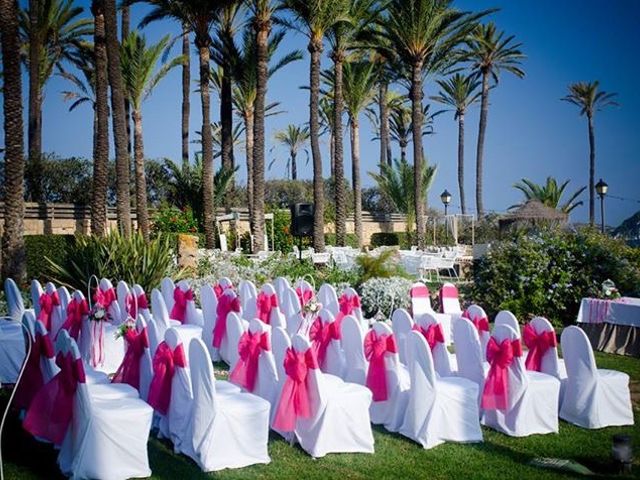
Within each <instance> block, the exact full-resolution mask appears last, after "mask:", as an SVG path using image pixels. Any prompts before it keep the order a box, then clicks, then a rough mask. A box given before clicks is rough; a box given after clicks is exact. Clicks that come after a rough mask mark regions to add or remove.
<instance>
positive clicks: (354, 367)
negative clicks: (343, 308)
mask: <svg viewBox="0 0 640 480" xmlns="http://www.w3.org/2000/svg"><path fill="white" fill-rule="evenodd" d="M341 330H342V331H341V335H342V350H343V352H344V357H345V373H344V377H343V378H344V381H345V382H351V383H357V384H358V385H364V384H365V380H366V377H367V370H368V369H369V362H367V359H366V358H365V356H364V347H363V344H364V333H363V332H362V329H361V328H360V322H358V320H356V319H355V318H354V317H352V316H351V315H347V316H346V317H344V318H343V319H342V325H341Z"/></svg>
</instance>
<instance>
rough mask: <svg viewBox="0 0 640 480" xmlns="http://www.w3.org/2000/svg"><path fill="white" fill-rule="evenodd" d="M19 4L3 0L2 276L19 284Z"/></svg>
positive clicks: (21, 266) (22, 263)
mask: <svg viewBox="0 0 640 480" xmlns="http://www.w3.org/2000/svg"><path fill="white" fill-rule="evenodd" d="M17 5H18V2H15V1H14V0H0V44H1V48H2V72H3V75H4V78H3V81H4V82H3V83H4V85H3V96H2V99H3V112H4V147H5V152H4V159H5V160H4V162H5V163H4V182H5V184H4V188H5V194H4V226H3V231H2V257H1V258H2V276H3V278H9V277H10V278H13V279H14V280H15V281H16V282H18V284H19V285H21V284H23V283H24V282H25V280H26V270H25V266H26V262H25V261H26V258H25V250H24V220H23V219H24V185H23V183H24V143H23V142H24V133H23V120H22V76H21V71H20V37H19V33H18V11H17Z"/></svg>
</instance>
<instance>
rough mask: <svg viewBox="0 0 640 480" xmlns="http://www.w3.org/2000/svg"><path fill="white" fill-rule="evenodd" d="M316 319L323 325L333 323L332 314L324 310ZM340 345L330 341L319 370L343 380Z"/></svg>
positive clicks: (338, 342) (334, 340) (332, 340)
mask: <svg viewBox="0 0 640 480" xmlns="http://www.w3.org/2000/svg"><path fill="white" fill-rule="evenodd" d="M318 318H319V319H320V321H321V322H322V323H323V324H325V325H326V324H331V323H335V318H334V316H333V314H332V313H331V312H330V311H329V310H326V309H325V308H323V309H322V310H320V312H319V313H318ZM341 343H342V342H341V341H340V340H337V339H331V340H330V341H329V344H328V345H327V350H326V354H325V357H324V363H323V365H320V368H321V370H322V371H323V372H324V373H329V374H331V375H335V376H336V377H340V378H343V377H344V371H345V358H344V352H343V351H342V345H341Z"/></svg>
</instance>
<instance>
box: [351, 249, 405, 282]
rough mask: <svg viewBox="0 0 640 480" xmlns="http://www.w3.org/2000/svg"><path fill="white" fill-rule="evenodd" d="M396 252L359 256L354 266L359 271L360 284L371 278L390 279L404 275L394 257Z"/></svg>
mask: <svg viewBox="0 0 640 480" xmlns="http://www.w3.org/2000/svg"><path fill="white" fill-rule="evenodd" d="M397 253H398V252H397V251H396V250H392V249H390V250H384V251H383V252H382V253H380V255H376V256H374V255H360V256H359V257H357V258H356V265H358V268H359V270H360V282H362V283H365V282H366V281H367V280H370V279H372V278H391V277H401V276H404V275H406V272H404V271H403V270H402V267H400V265H399V263H398V262H397V261H395V259H394V257H395V256H396V255H397Z"/></svg>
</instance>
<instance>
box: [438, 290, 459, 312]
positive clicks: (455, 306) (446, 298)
mask: <svg viewBox="0 0 640 480" xmlns="http://www.w3.org/2000/svg"><path fill="white" fill-rule="evenodd" d="M451 294H455V296H454V295H451ZM440 310H441V311H442V313H447V314H451V315H460V314H461V313H462V308H461V307H460V299H459V298H458V288H457V287H456V286H455V285H454V284H453V283H449V282H445V283H443V284H442V288H441V289H440Z"/></svg>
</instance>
